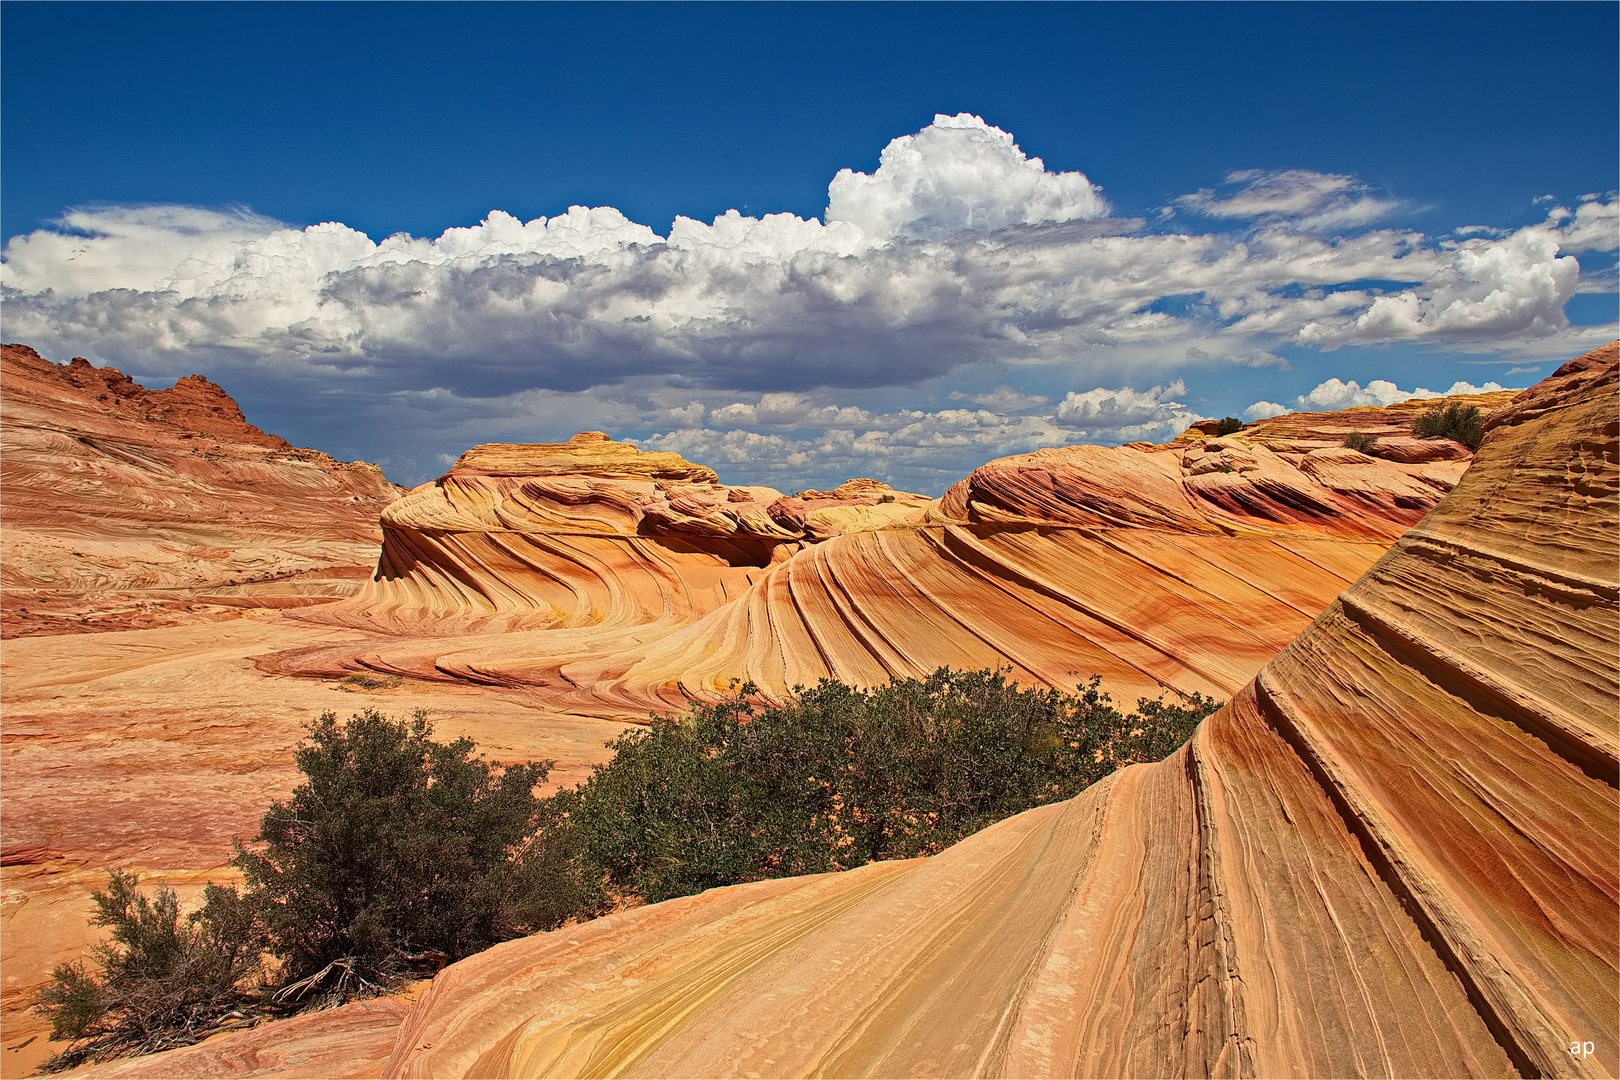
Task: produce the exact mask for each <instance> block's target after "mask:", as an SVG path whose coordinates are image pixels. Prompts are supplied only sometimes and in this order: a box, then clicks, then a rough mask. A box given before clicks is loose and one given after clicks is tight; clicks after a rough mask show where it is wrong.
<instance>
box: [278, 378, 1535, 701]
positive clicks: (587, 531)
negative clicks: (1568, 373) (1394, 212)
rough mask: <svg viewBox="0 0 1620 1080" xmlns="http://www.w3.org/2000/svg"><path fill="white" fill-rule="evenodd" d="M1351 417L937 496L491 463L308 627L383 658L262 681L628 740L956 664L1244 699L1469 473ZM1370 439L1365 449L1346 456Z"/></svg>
mask: <svg viewBox="0 0 1620 1080" xmlns="http://www.w3.org/2000/svg"><path fill="white" fill-rule="evenodd" d="M1511 396H1512V395H1511V394H1499V395H1494V396H1493V395H1485V396H1481V397H1479V398H1470V399H1467V400H1466V401H1465V402H1464V403H1465V404H1468V403H1474V402H1476V401H1481V402H1484V403H1486V404H1490V403H1492V402H1495V403H1498V404H1500V403H1503V402H1505V401H1506V400H1507V399H1508V398H1510V397H1511ZM1424 404H1425V405H1428V404H1429V403H1424ZM1353 412H1354V413H1355V415H1354V416H1353V417H1351V418H1350V419H1348V420H1347V419H1344V418H1342V417H1340V418H1337V419H1332V418H1323V417H1311V416H1307V417H1304V418H1303V419H1302V418H1298V417H1282V418H1278V419H1277V420H1273V421H1263V422H1261V423H1258V424H1254V425H1250V426H1249V427H1248V428H1245V429H1244V430H1243V431H1242V432H1239V433H1237V434H1236V435H1232V436H1228V437H1226V438H1211V437H1208V436H1207V435H1206V434H1205V433H1203V432H1201V431H1194V432H1190V433H1189V434H1188V435H1187V436H1185V437H1184V438H1183V439H1181V440H1178V441H1177V442H1175V443H1172V444H1169V445H1164V446H1153V445H1149V444H1133V445H1131V446H1125V447H1114V448H1101V447H1089V446H1076V447H1067V448H1063V449H1055V450H1041V451H1037V452H1036V453H1033V454H1023V455H1018V456H1015V457H1010V458H1003V459H1001V460H999V461H995V462H991V463H990V464H988V465H986V466H984V467H982V468H980V469H978V470H976V471H975V472H974V473H973V474H972V475H971V476H969V477H967V478H966V479H965V480H963V481H962V482H961V483H959V484H957V485H956V486H955V487H953V488H952V489H951V490H950V491H949V492H947V493H946V495H945V496H944V498H942V499H938V500H931V499H926V498H923V497H921V496H916V495H909V494H906V493H904V492H897V491H894V490H892V489H891V488H889V487H887V486H885V485H883V484H880V483H877V482H876V481H871V480H852V481H850V482H848V483H846V484H844V485H841V486H840V487H838V488H836V489H833V490H831V491H826V492H821V491H807V492H800V493H799V494H798V495H794V496H788V495H784V494H782V493H781V492H778V491H775V490H773V489H770V488H761V487H735V486H728V485H724V484H720V483H717V482H716V480H715V477H714V474H713V473H712V472H711V471H709V470H708V469H706V468H704V467H702V466H699V465H694V464H691V463H689V462H686V461H684V460H682V459H680V458H678V457H677V456H675V455H672V454H647V453H641V452H639V451H637V450H636V449H635V448H634V447H632V446H629V445H627V444H623V443H616V442H612V441H609V440H607V439H606V437H605V436H603V435H601V434H600V433H594V432H593V433H585V434H582V435H580V436H577V437H576V438H575V440H574V441H573V442H571V443H564V444H537V445H528V446H524V445H502V446H490V447H478V448H475V449H473V450H471V451H469V452H468V453H467V454H466V455H464V456H463V458H462V459H461V460H460V461H459V462H458V463H457V464H456V466H455V468H453V469H452V470H451V471H450V472H449V473H447V474H446V475H445V476H443V477H441V478H440V479H439V480H437V481H435V482H434V483H433V484H428V485H424V486H422V487H420V488H417V489H416V490H415V491H413V492H411V493H410V494H409V495H408V496H406V497H405V498H402V499H400V500H399V501H398V502H397V503H394V504H393V505H391V506H389V507H388V508H387V509H386V510H385V511H384V513H383V516H382V526H383V532H384V543H383V552H382V557H381V560H380V562H379V564H378V571H377V575H376V580H375V581H373V582H371V583H369V584H367V585H366V587H365V588H364V589H363V590H362V591H361V592H360V593H359V594H357V595H356V596H355V597H354V598H353V599H352V600H350V601H346V602H344V603H341V604H335V605H331V606H329V607H325V608H322V609H320V610H318V611H315V612H311V613H308V614H307V616H303V617H307V618H310V619H314V620H316V621H320V622H322V623H326V624H337V625H342V626H346V627H350V628H355V629H361V630H367V631H370V632H372V633H374V634H375V635H376V637H375V638H374V639H373V640H372V641H370V642H368V643H367V647H366V648H365V649H364V650H348V651H344V650H332V649H313V650H306V651H304V652H302V653H298V654H288V655H283V656H281V657H279V658H276V659H275V660H273V661H270V662H269V664H270V666H269V668H268V669H269V670H278V671H289V672H305V673H315V674H328V675H331V674H340V673H342V672H344V671H350V670H357V669H361V668H370V669H374V670H376V671H379V672H386V673H390V674H398V675H411V676H415V677H418V678H442V679H460V680H466V681H471V682H479V683H486V684H493V685H500V686H505V687H510V688H520V689H526V690H528V691H530V692H532V693H534V694H535V695H536V696H537V697H538V698H539V699H540V700H543V701H544V702H546V704H547V705H548V706H550V707H556V708H561V709H567V710H569V711H573V712H579V713H585V714H590V715H600V716H607V717H615V718H621V719H635V718H641V717H644V716H645V715H646V713H647V712H648V711H649V710H662V709H672V708H675V709H678V708H680V707H682V706H684V704H685V703H686V701H688V700H690V699H693V698H697V699H705V698H713V697H714V696H716V695H718V694H721V693H723V692H725V690H726V689H727V688H728V687H729V686H730V685H731V683H732V681H733V680H734V679H747V680H752V681H753V682H754V683H756V684H757V685H758V686H759V687H760V688H761V689H762V690H763V691H764V692H765V693H766V694H767V695H772V696H777V695H781V694H783V693H785V692H786V691H787V690H788V689H789V688H791V687H793V686H795V685H812V684H814V683H815V682H816V681H817V680H818V679H821V678H828V677H830V678H838V679H842V680H845V681H847V682H852V683H856V684H875V683H881V682H885V681H887V680H888V679H889V678H891V677H894V676H912V675H919V674H924V673H927V672H930V671H932V670H934V669H935V668H937V667H939V666H941V665H949V666H952V667H958V668H979V667H985V666H991V665H994V666H999V667H1005V668H1010V669H1011V671H1012V673H1013V675H1014V677H1016V678H1018V679H1020V680H1022V681H1025V682H1030V683H1037V684H1048V685H1063V686H1072V685H1073V684H1074V682H1075V681H1077V679H1083V678H1086V677H1089V676H1090V675H1093V674H1097V675H1101V676H1102V677H1103V679H1104V681H1105V682H1106V683H1107V685H1108V686H1109V687H1111V688H1112V689H1113V692H1114V693H1115V694H1116V695H1117V696H1119V697H1120V698H1122V699H1124V700H1127V701H1130V700H1134V699H1135V697H1137V696H1139V695H1152V694H1155V693H1157V692H1158V690H1159V687H1160V686H1161V685H1165V686H1170V687H1173V688H1175V689H1177V690H1181V691H1186V692H1191V691H1198V692H1201V693H1206V694H1212V695H1215V696H1219V697H1228V696H1230V695H1231V694H1232V693H1233V692H1235V691H1236V690H1237V689H1238V688H1239V687H1241V686H1242V685H1243V684H1244V683H1245V682H1246V681H1247V680H1248V679H1249V678H1251V677H1252V676H1253V674H1254V672H1255V671H1256V670H1258V668H1259V667H1260V665H1261V664H1263V663H1264V662H1265V661H1266V660H1268V659H1270V658H1271V657H1272V656H1274V655H1275V654H1276V652H1277V650H1278V649H1280V648H1282V646H1283V645H1285V644H1286V643H1287V642H1288V640H1289V639H1290V638H1291V637H1293V635H1294V634H1296V633H1298V632H1299V630H1301V629H1302V628H1303V627H1304V626H1305V625H1306V624H1307V623H1308V622H1309V621H1310V620H1311V618H1313V617H1314V616H1315V615H1316V614H1317V613H1318V612H1319V611H1321V609H1322V608H1323V607H1324V606H1325V605H1326V604H1327V603H1328V602H1329V601H1330V600H1331V599H1332V598H1333V597H1334V596H1335V595H1337V594H1338V592H1339V591H1340V590H1342V589H1343V588H1344V587H1345V586H1346V585H1348V584H1349V583H1350V582H1351V581H1353V580H1355V578H1356V577H1357V576H1358V575H1360V574H1361V573H1362V572H1363V571H1364V570H1366V568H1367V567H1368V566H1370V565H1371V564H1372V563H1373V561H1374V560H1375V559H1377V558H1378V556H1379V555H1381V554H1382V553H1383V551H1384V550H1385V549H1386V548H1387V547H1388V546H1389V544H1390V543H1391V542H1393V541H1394V540H1395V538H1396V537H1398V536H1400V535H1401V533H1402V532H1404V531H1405V530H1406V529H1407V528H1408V527H1409V526H1411V525H1412V524H1413V523H1414V522H1416V521H1417V520H1418V519H1419V518H1421V517H1422V516H1423V514H1424V513H1426V512H1427V511H1428V510H1429V509H1430V508H1432V507H1433V506H1434V505H1435V503H1436V502H1437V501H1438V500H1439V499H1440V498H1441V497H1442V496H1443V495H1444V494H1445V493H1446V492H1447V491H1448V490H1450V489H1451V487H1452V486H1453V485H1454V484H1455V483H1456V482H1457V480H1458V478H1459V477H1461V476H1462V474H1463V472H1464V471H1465V470H1466V469H1467V468H1468V465H1469V462H1470V461H1471V459H1472V456H1473V455H1472V454H1471V453H1470V452H1469V451H1468V450H1467V449H1466V448H1464V447H1462V446H1460V445H1459V444H1457V443H1454V442H1451V441H1449V440H1418V439H1413V438H1412V437H1411V435H1410V432H1411V425H1412V421H1413V420H1414V419H1415V417H1416V416H1417V415H1419V413H1420V410H1419V409H1418V408H1416V407H1409V406H1395V407H1391V408H1390V409H1387V410H1386V409H1361V410H1353ZM1356 431H1361V432H1364V433H1368V434H1372V435H1376V436H1377V437H1378V441H1377V442H1375V443H1374V444H1373V446H1372V447H1371V451H1372V452H1371V453H1362V452H1360V451H1357V450H1354V449H1349V448H1346V447H1345V446H1344V445H1343V442H1344V436H1345V434H1346V433H1347V432H1356ZM1380 446H1395V447H1397V449H1398V452H1391V453H1389V454H1385V455H1384V456H1378V455H1379V454H1380V451H1379V449H1378V448H1379V447H1380Z"/></svg>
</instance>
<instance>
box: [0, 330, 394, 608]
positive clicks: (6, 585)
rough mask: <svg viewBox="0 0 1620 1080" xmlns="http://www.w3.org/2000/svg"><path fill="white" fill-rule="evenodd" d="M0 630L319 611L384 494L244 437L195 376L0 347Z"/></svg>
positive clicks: (226, 403) (345, 581) (354, 578)
mask: <svg viewBox="0 0 1620 1080" xmlns="http://www.w3.org/2000/svg"><path fill="white" fill-rule="evenodd" d="M0 389H3V394H0V462H3V467H0V525H3V532H0V633H3V634H4V636H6V637H19V636H26V635H31V634H41V633H44V634H57V633H79V632H84V631H90V630H111V629H129V628H134V627H145V626H161V625H170V624H174V623H180V622H194V621H200V620H204V619H211V618H221V617H230V616H235V615H239V614H240V613H241V612H242V611H244V610H250V609H255V608H256V609H261V610H263V609H273V608H283V607H291V606H296V605H301V604H309V603H322V602H327V601H330V600H334V599H338V598H340V597H342V596H345V595H347V594H349V593H352V592H354V591H355V589H357V588H358V587H359V585H360V582H361V581H362V580H364V579H365V578H368V577H370V576H371V572H372V568H373V564H374V561H375V552H376V542H377V540H378V539H380V536H379V534H378V531H377V526H376V519H377V512H378V511H379V510H380V509H381V508H382V507H383V506H384V505H386V504H387V503H389V502H391V501H392V500H393V499H394V497H395V495H396V494H397V490H396V489H395V488H394V486H393V485H392V484H390V483H389V482H388V481H387V480H386V479H385V478H384V477H383V475H382V472H381V471H380V470H379V469H378V468H377V467H376V466H375V465H368V464H366V463H364V462H354V463H350V462H340V461H335V460H333V459H332V458H331V457H328V456H327V455H326V454H323V453H320V452H319V451H315V450H302V449H299V448H297V447H294V446H292V445H291V444H289V443H288V442H287V441H286V440H285V439H282V438H279V437H277V436H274V435H267V434H265V433H264V432H263V431H260V430H259V429H258V428H257V427H254V426H253V425H252V424H249V423H248V422H247V421H246V420H245V419H244V418H243V416H242V412H241V410H240V409H239V408H238V407H237V405H236V402H234V401H232V400H231V398H230V396H229V395H227V394H226V393H225V391H223V390H221V389H220V388H219V387H218V386H215V385H214V384H213V383H211V382H209V381H208V380H207V379H204V378H202V377H201V376H198V375H189V376H187V377H185V378H183V379H181V380H180V381H179V382H178V383H176V384H175V386H174V387H173V388H172V389H168V390H145V389H143V388H142V387H140V386H139V385H137V384H136V383H135V382H134V381H133V380H131V379H130V378H129V377H128V376H127V375H125V374H124V373H123V372H121V371H119V370H118V369H116V368H111V367H107V368H97V367H93V366H92V365H91V364H90V363H88V362H87V361H85V360H83V359H78V358H76V359H74V360H73V362H72V363H70V364H66V365H62V364H53V363H51V362H50V361H48V360H45V359H43V358H41V357H40V356H39V354H38V353H36V352H34V350H32V349H30V348H27V347H26V346H22V345H5V346H0Z"/></svg>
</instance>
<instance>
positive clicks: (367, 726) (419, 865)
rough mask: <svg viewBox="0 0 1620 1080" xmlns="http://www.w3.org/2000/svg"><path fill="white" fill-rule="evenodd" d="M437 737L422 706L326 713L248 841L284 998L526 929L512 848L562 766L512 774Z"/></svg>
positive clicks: (329, 996) (250, 893)
mask: <svg viewBox="0 0 1620 1080" xmlns="http://www.w3.org/2000/svg"><path fill="white" fill-rule="evenodd" d="M432 731H433V729H432V725H431V724H430V723H429V722H428V720H427V719H426V717H425V716H424V715H423V714H422V713H421V712H418V713H417V714H416V715H415V716H414V717H413V718H412V719H411V720H410V721H409V722H408V723H404V722H396V721H392V720H389V719H388V718H387V717H385V716H382V715H380V714H378V713H377V712H376V711H375V710H371V709H368V710H366V711H364V712H362V713H359V714H357V715H355V716H353V717H350V718H349V720H348V721H346V722H344V723H343V724H339V723H338V722H337V718H336V716H335V715H334V714H332V713H326V714H324V715H323V716H321V717H320V718H319V719H317V720H316V721H315V723H314V724H312V725H311V726H310V727H309V729H308V732H309V734H308V738H307V739H306V740H305V742H304V743H303V745H301V746H300V747H299V748H298V751H297V754H296V760H297V763H298V769H299V771H300V772H302V773H303V774H304V777H305V780H304V782H303V783H302V784H299V785H298V787H296V788H295V789H293V792H292V795H291V796H290V797H289V798H288V799H287V800H286V801H285V802H282V801H276V802H273V803H271V804H270V809H269V811H268V812H267V813H266V814H265V815H264V817H263V819H262V820H261V822H260V825H259V835H258V836H257V837H256V838H255V841H254V846H253V847H251V848H250V847H245V846H243V845H242V844H240V843H238V845H237V854H236V858H235V859H233V860H232V862H233V864H234V865H236V866H237V867H239V868H240V869H241V870H242V873H243V876H244V877H245V878H246V882H247V887H246V892H245V894H244V896H243V898H242V900H243V902H244V903H246V904H248V906H249V907H250V908H251V910H252V911H253V913H254V915H255V917H256V918H257V919H258V921H259V923H260V925H262V927H263V933H264V940H265V944H266V946H267V948H268V951H270V952H271V953H273V954H274V955H275V956H276V957H277V958H278V960H279V961H280V971H281V978H282V983H283V986H282V988H281V990H280V991H279V993H280V994H281V996H283V997H284V998H290V997H316V998H321V999H325V1000H332V1001H336V1000H342V999H344V998H347V997H350V996H354V995H355V994H362V993H366V992H370V991H372V990H374V989H377V988H381V987H385V986H387V985H389V984H390V983H391V982H392V981H393V980H395V979H396V978H398V977H400V976H402V975H405V974H407V973H409V972H410V971H411V970H413V969H414V967H416V966H420V965H421V964H424V963H435V962H443V961H444V960H459V959H461V958H462V957H465V956H470V955H471V954H472V953H475V952H477V951H479V950H480V949H484V948H487V947H489V946H490V945H492V944H494V943H496V942H498V941H502V940H505V939H506V938H509V937H512V936H515V934H516V933H517V932H519V920H520V916H519V915H518V914H517V907H518V906H519V904H520V898H518V897H517V896H516V894H515V888H514V887H515V885H516V883H517V880H518V878H517V872H516V867H515V864H514V860H513V858H512V856H513V855H514V854H515V853H516V851H517V850H518V848H519V847H520V845H521V844H522V843H523V842H524V841H525V839H526V838H527V837H529V836H530V835H531V834H532V833H533V832H534V830H535V829H536V827H537V826H538V824H539V820H540V800H539V799H538V798H537V797H536V796H535V794H534V791H533V789H534V787H535V785H536V784H538V783H540V782H541V781H543V780H544V779H545V777H546V773H547V771H548V770H549V768H550V763H549V762H528V763H525V764H520V765H510V766H507V767H506V768H505V769H499V768H497V767H495V766H492V765H491V764H490V763H489V762H486V761H484V760H483V759H482V758H476V757H474V756H473V750H474V748H475V747H474V744H473V742H472V740H470V739H457V740H455V741H454V742H451V743H448V744H445V743H438V742H435V741H434V740H433V739H432V737H431V736H432Z"/></svg>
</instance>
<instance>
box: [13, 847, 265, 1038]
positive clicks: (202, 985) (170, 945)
mask: <svg viewBox="0 0 1620 1080" xmlns="http://www.w3.org/2000/svg"><path fill="white" fill-rule="evenodd" d="M136 883H137V879H136V876H135V875H134V874H127V873H123V872H121V871H118V870H114V871H112V873H111V874H109V875H108V878H107V889H106V891H105V892H101V891H97V892H92V893H91V894H90V896H91V899H92V901H94V903H95V905H96V913H95V914H94V915H93V916H91V918H90V924H91V925H92V926H108V927H111V928H112V935H111V937H110V939H109V940H108V941H107V942H106V943H105V944H102V945H97V946H95V947H94V948H93V949H91V952H90V955H91V958H92V960H93V961H94V963H95V966H96V967H97V968H99V969H100V970H99V972H96V971H91V970H90V969H89V968H88V967H87V966H86V965H85V964H83V963H73V964H62V965H59V966H58V967H57V968H56V969H55V970H54V971H52V972H51V982H50V983H49V984H47V985H46V987H45V989H44V990H42V991H41V992H40V995H39V1003H38V1008H39V1011H40V1012H41V1013H42V1014H43V1015H44V1016H45V1017H46V1019H48V1020H49V1021H50V1024H51V1038H52V1039H57V1040H64V1039H66V1040H73V1045H72V1046H70V1047H69V1049H68V1050H67V1051H66V1052H65V1053H63V1054H61V1055H59V1056H58V1057H56V1058H54V1059H52V1061H51V1062H50V1063H49V1067H50V1068H51V1069H53V1070H55V1069H66V1068H72V1067H74V1066H76V1065H80V1064H83V1063H84V1062H87V1061H101V1060H105V1059H107V1058H112V1057H121V1056H124V1055H128V1054H146V1053H153V1052H155V1051H158V1050H166V1049H169V1048H170V1047H173V1046H184V1045H186V1044H187V1043H191V1042H195V1041H196V1040H198V1039H200V1038H202V1037H203V1036H205V1035H207V1034H209V1033H210V1032H212V1031H215V1030H218V1029H219V1028H220V1027H221V1026H222V1024H223V1023H224V1022H225V1021H226V1020H227V1018H228V1017H229V1016H230V1014H231V1013H233V1012H237V1011H239V1007H240V1006H242V1005H243V1004H244V1003H245V1002H246V1000H247V999H248V998H249V996H250V994H249V993H248V992H246V991H244V989H243V988H242V985H241V984H243V983H244V981H247V980H249V979H250V977H252V976H255V975H256V974H257V972H258V968H259V951H258V949H257V948H256V947H255V946H254V942H253V934H252V928H251V919H249V918H246V917H244V913H243V911H242V910H241V908H240V906H239V905H236V904H234V903H232V902H231V900H230V899H229V898H228V897H215V896H213V895H210V897H209V899H210V901H211V902H210V904H209V905H208V906H207V907H205V908H204V910H203V911H201V912H196V913H193V914H192V915H191V916H190V917H189V918H182V917H181V915H180V902H179V900H178V898H176V896H175V894H174V890H172V889H170V888H168V887H167V886H160V887H159V888H158V890H157V896H156V898H155V899H148V898H147V897H146V896H143V895H142V894H141V893H140V892H139V891H137V889H136ZM209 888H210V890H213V888H214V887H213V886H210V887H209Z"/></svg>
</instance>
